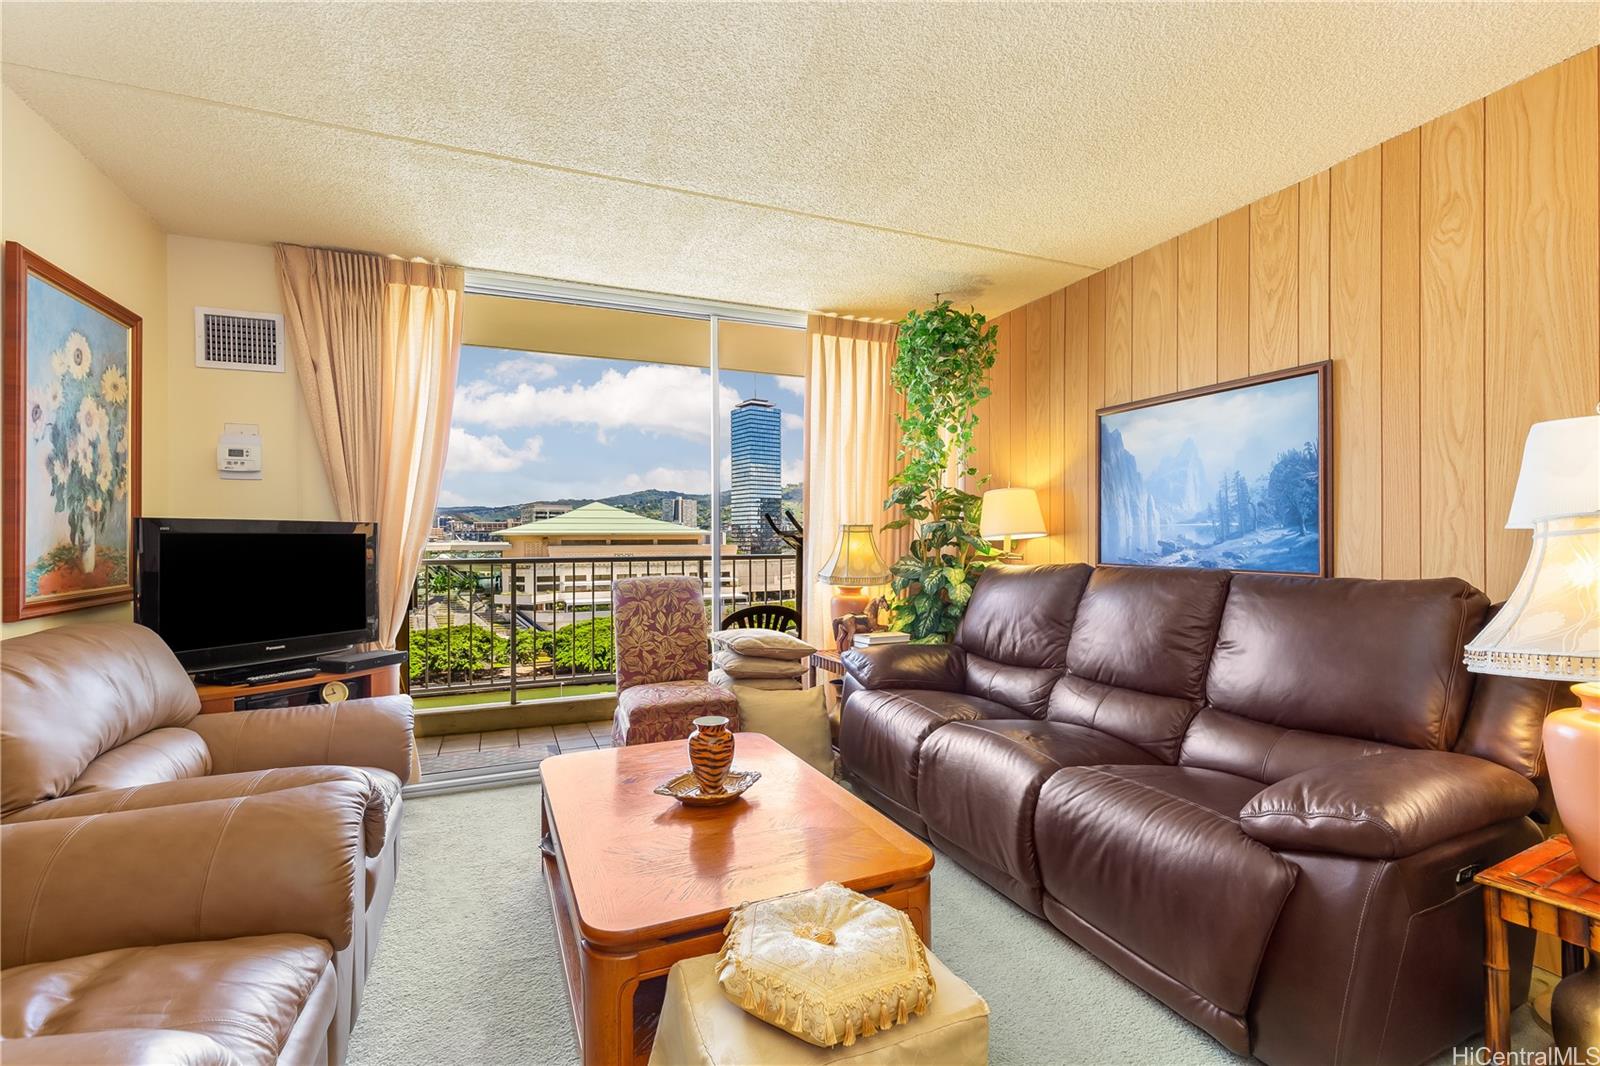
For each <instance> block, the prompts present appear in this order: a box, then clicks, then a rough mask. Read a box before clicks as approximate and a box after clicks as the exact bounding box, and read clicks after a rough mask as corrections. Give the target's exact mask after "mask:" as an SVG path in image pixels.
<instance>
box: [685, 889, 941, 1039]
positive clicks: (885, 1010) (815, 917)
mask: <svg viewBox="0 0 1600 1066" xmlns="http://www.w3.org/2000/svg"><path fill="white" fill-rule="evenodd" d="M717 980H718V981H719V982H720V983H721V985H722V992H723V994H724V995H725V996H727V997H728V998H729V999H731V1000H732V1001H733V1002H734V1003H736V1004H738V1005H739V1006H740V1007H741V1008H743V1009H744V1010H746V1011H748V1012H749V1013H751V1014H753V1015H755V1016H756V1017H757V1018H760V1019H761V1020H762V1021H764V1022H767V1023H769V1024H771V1025H776V1026H777V1027H779V1028H780V1029H783V1030H785V1031H787V1032H789V1033H792V1034H793V1035H795V1036H797V1037H799V1038H800V1039H801V1040H804V1041H806V1042H807V1043H810V1044H815V1045H817V1046H818V1047H833V1046H834V1045H836V1044H843V1045H844V1046H845V1047H849V1046H851V1045H852V1044H854V1043H855V1042H856V1039H857V1038H858V1037H867V1036H872V1035H873V1034H874V1033H876V1032H877V1031H878V1030H880V1029H888V1028H890V1027H891V1026H895V1025H902V1024H904V1023H905V1021H906V1020H907V1018H909V1017H910V1016H911V1015H913V1014H922V1013H924V1012H926V1011H927V1009H928V1004H929V1003H931V1002H932V1001H933V994H934V986H933V975H932V974H931V973H929V971H928V956H927V950H926V949H925V948H924V947H923V946H922V941H921V939H919V938H918V936H917V931H916V930H915V929H914V928H913V927H912V925H911V919H910V918H909V917H907V916H906V915H905V913H904V912H902V911H897V910H895V909H894V908H893V907H891V906H889V905H888V904H886V903H879V902H878V901H877V900H875V899H868V898H867V897H866V896H863V895H861V893H859V892H852V891H851V890H850V889H848V888H845V887H844V886H843V885H841V884H838V883H837V882H834V881H829V882H828V883H827V884H824V885H819V886H818V887H816V888H812V889H807V890H806V891H804V892H794V893H791V894H790V895H787V896H777V897H775V898H773V899H768V900H763V901H761V902H760V903H746V904H744V905H742V906H740V907H738V908H736V909H735V910H734V912H733V916H732V917H731V918H730V919H729V921H728V939H727V940H726V941H725V942H724V943H723V945H722V951H721V953H720V954H719V955H718V956H717Z"/></svg>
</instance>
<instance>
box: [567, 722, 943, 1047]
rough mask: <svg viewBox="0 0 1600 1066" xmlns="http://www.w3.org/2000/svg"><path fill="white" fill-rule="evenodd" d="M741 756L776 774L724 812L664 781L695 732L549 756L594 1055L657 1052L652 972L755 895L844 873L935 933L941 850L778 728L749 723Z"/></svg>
mask: <svg viewBox="0 0 1600 1066" xmlns="http://www.w3.org/2000/svg"><path fill="white" fill-rule="evenodd" d="M733 762H734V765H735V766H737V767H739V768H740V769H743V770H759V771H761V780H760V781H759V782H757V783H756V785H755V786H754V787H753V788H751V789H750V791H749V792H747V793H745V795H744V796H743V797H741V798H740V799H738V800H735V801H734V802H732V803H730V804H728V805H727V806H724V807H684V806H681V805H680V804H678V803H677V802H676V801H674V800H671V799H667V798H666V797H664V796H657V795H655V794H654V792H653V790H654V789H655V787H656V786H657V785H659V784H661V783H662V782H664V781H666V780H667V779H668V778H671V777H673V776H675V775H677V774H680V773H682V772H683V771H685V770H686V769H688V766H689V752H688V746H687V744H685V743H684V742H683V741H681V740H677V741H667V742H664V743H661V744H640V745H638V746H636V747H631V748H610V749H602V750H599V751H583V752H574V753H572V754H569V755H557V756H554V757H553V758H549V759H546V760H545V761H544V763H543V765H542V766H541V767H540V774H541V776H542V777H543V779H544V805H543V812H542V815H543V817H542V821H543V831H544V841H543V842H542V844H541V848H542V850H543V852H544V857H543V860H542V866H543V867H544V878H545V884H546V886H547V887H548V889H549V892H550V906H551V910H552V912H553V915H554V918H555V927H556V939H557V940H558V941H559V942H560V947H561V959H562V963H563V966H564V969H565V972H566V978H567V991H568V994H569V997H570V999H571V1005H572V1016H573V1023H574V1026H575V1027H576V1029H577V1035H578V1046H579V1048H580V1050H581V1051H582V1055H583V1062H584V1063H585V1064H586V1066H597V1064H602V1063H604V1064H607V1066H614V1064H618V1063H628V1062H635V1061H639V1060H641V1059H644V1058H647V1057H648V1056H649V1053H650V1044H651V1041H652V1040H653V1039H654V1035H655V1019H654V1017H651V1016H649V1012H648V1011H645V1010H638V1011H636V1010H635V1005H634V993H635V992H637V991H638V990H639V987H640V985H641V983H642V982H644V981H646V980H648V979H651V978H655V977H659V976H661V975H664V974H665V973H666V972H667V971H668V970H669V969H671V967H672V964H673V963H675V962H678V961H680V960H682V959H688V958H693V957H694V956H696V955H708V954H711V953H712V952H715V951H717V950H719V949H720V948H721V947H722V941H723V927H724V926H725V925H726V924H727V921H728V915H729V913H730V912H731V911H732V909H733V908H734V907H736V906H738V905H739V904H740V903H745V902H750V901H754V900H761V899H766V898H768V897H771V896H778V895H782V894H784V893H786V892H797V891H799V890H801V889H805V888H811V887H814V886H816V885H819V884H822V883H823V882H824V881H838V882H840V883H841V884H843V885H846V886H847V887H849V888H853V889H855V890H857V891H858V892H863V893H865V894H867V895H869V896H873V897H875V898H877V899H881V900H882V901H883V902H885V903H887V904H890V905H891V906H894V907H898V908H899V909H901V910H903V911H905V912H906V913H907V914H909V915H910V916H911V920H912V923H913V924H914V925H915V926H916V929H917V932H918V933H919V934H921V936H922V938H923V939H924V940H927V939H928V932H929V900H928V874H929V872H930V871H931V870H932V869H933V852H931V851H930V850H928V846H927V845H926V844H924V843H923V842H922V841H920V840H918V839H917V838H916V837H913V836H912V835H911V834H909V833H907V832H906V831H905V830H903V829H901V828H900V827H899V826H897V825H895V824H894V823H893V822H891V821H889V820H888V819H887V818H885V817H884V816H883V815H881V814H879V813H878V812H877V811H875V810H873V809H872V808H871V807H869V806H867V805H866V804H865V803H863V802H862V801H861V800H859V799H857V798H856V797H855V796H853V795H851V794H850V793H849V792H847V791H845V790H844V789H842V788H840V787H839V786H838V785H836V784H834V783H833V782H832V781H829V780H828V779H827V778H826V777H824V776H823V775H822V774H819V773H817V771H815V770H813V769H812V768H811V767H810V766H808V765H806V764H805V763H804V762H802V761H801V760H800V759H798V758H796V757H795V756H794V755H791V754H790V753H789V752H788V751H786V750H784V749H783V748H781V747H779V746H778V744H777V743H776V742H774V741H772V740H769V739H768V738H767V737H764V736H761V735H759V734H756V733H739V734H737V740H736V741H735V748H734V758H733Z"/></svg>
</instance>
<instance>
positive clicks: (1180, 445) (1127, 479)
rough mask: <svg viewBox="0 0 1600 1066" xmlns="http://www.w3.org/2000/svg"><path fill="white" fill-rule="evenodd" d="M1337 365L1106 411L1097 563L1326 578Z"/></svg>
mask: <svg viewBox="0 0 1600 1066" xmlns="http://www.w3.org/2000/svg"><path fill="white" fill-rule="evenodd" d="M1331 367H1332V364H1331V363H1327V362H1322V363H1314V364H1311V365H1308V366H1299V367H1292V368H1290V369H1288V370H1278V371H1273V372H1271V373H1267V374H1257V375H1255V376H1253V377H1248V378H1241V379H1239V380H1238V381H1228V382H1224V383H1222V384H1220V385H1208V386H1206V387H1204V388H1199V389H1190V390H1188V391H1187V392H1179V393H1173V394H1172V395H1170V396H1158V397H1155V398H1153V399H1149V400H1140V401H1138V402H1137V403H1126V404H1120V405H1118V406H1116V407H1106V408H1102V409H1101V410H1100V411H1099V412H1098V418H1099V423H1100V427H1099V428H1100V433H1099V461H1098V464H1097V465H1098V468H1099V473H1100V498H1099V526H1100V551H1099V561H1100V562H1102V563H1120V564H1132V565H1137V566H1195V567H1205V568H1208V569H1222V570H1249V571H1255V572H1258V573H1272V574H1309V575H1320V576H1323V577H1326V576H1327V575H1328V573H1329V562H1330V560H1331V559H1332V557H1333V553H1332V541H1331V536H1332V529H1333V523H1332V521H1331V517H1330V515H1329V502H1330V501H1331V500H1332V498H1333V496H1332V493H1331V492H1330V491H1329V485H1328V432H1329V426H1330V424H1331V420H1330V408H1329V403H1330V398H1329V388H1328V378H1329V373H1330V370H1331Z"/></svg>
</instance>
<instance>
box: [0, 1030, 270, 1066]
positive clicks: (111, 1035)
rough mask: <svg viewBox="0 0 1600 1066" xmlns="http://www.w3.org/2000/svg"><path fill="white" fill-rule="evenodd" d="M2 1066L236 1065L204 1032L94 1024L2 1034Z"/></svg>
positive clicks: (227, 1053) (234, 1059) (230, 1054)
mask: <svg viewBox="0 0 1600 1066" xmlns="http://www.w3.org/2000/svg"><path fill="white" fill-rule="evenodd" d="M5 1051H6V1066H83V1064H84V1063H86V1062H130V1063H147V1062H148V1063H157V1062H159V1063H165V1064H166V1066H238V1063H239V1060H238V1059H237V1058H235V1057H234V1056H233V1054H232V1053H231V1052H230V1051H229V1050H228V1049H227V1048H225V1047H223V1046H222V1045H221V1044H219V1043H217V1042H216V1041H215V1040H213V1039H212V1038H211V1037H209V1036H206V1035H205V1034H204V1033H195V1032H188V1031H183V1030H178V1029H96V1030H92V1031H89V1032H83V1033H55V1034H52V1035H50V1036H28V1037H16V1038H11V1039H7V1040H6V1042H5Z"/></svg>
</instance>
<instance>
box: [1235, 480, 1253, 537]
mask: <svg viewBox="0 0 1600 1066" xmlns="http://www.w3.org/2000/svg"><path fill="white" fill-rule="evenodd" d="M1233 506H1234V511H1235V513H1236V514H1237V516H1238V523H1239V532H1240V533H1253V532H1255V530H1256V528H1257V526H1258V523H1257V521H1256V508H1255V504H1254V503H1252V502H1251V500H1250V486H1249V485H1247V484H1246V483H1245V480H1244V475H1243V474H1241V473H1239V471H1237V470H1235V471H1234V472H1233Z"/></svg>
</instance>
